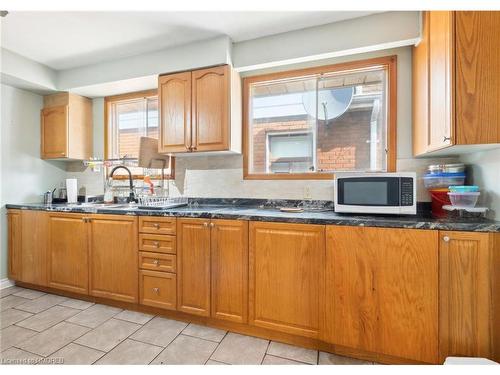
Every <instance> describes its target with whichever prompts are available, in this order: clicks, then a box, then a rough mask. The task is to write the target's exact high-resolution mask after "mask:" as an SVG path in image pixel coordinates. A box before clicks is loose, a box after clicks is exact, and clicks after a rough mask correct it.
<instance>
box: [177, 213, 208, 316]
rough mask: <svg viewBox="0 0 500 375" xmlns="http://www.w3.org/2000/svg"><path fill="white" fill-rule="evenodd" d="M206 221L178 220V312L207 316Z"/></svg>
mask: <svg viewBox="0 0 500 375" xmlns="http://www.w3.org/2000/svg"><path fill="white" fill-rule="evenodd" d="M209 221H210V220H208V219H184V218H182V219H181V218H179V219H177V302H178V303H177V309H178V310H179V311H183V312H186V313H190V314H194V315H201V316H209V315H210V226H209Z"/></svg>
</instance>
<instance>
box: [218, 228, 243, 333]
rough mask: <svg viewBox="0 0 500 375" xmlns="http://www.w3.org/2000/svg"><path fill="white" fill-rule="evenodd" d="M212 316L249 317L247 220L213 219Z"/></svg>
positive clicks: (235, 319) (238, 319)
mask: <svg viewBox="0 0 500 375" xmlns="http://www.w3.org/2000/svg"><path fill="white" fill-rule="evenodd" d="M211 226H212V229H211V237H212V239H211V242H212V246H211V260H212V270H211V271H212V317H213V318H218V319H224V320H229V321H233V322H237V323H246V322H247V319H248V316H247V315H248V314H247V312H248V222H247V221H242V220H212V222H211Z"/></svg>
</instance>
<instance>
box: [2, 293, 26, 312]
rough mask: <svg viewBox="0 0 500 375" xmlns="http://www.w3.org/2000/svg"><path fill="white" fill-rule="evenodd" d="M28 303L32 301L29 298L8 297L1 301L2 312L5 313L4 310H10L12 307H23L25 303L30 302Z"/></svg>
mask: <svg viewBox="0 0 500 375" xmlns="http://www.w3.org/2000/svg"><path fill="white" fill-rule="evenodd" d="M28 301H31V300H29V299H27V298H23V297H18V296H13V295H9V296H7V297H4V298H2V299H0V311H4V310H7V309H10V308H12V307H16V306H19V305H22V304H23V303H25V302H28Z"/></svg>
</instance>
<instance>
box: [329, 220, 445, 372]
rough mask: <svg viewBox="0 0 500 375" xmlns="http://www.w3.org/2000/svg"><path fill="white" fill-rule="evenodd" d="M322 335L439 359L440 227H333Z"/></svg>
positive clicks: (342, 342)
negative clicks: (438, 231) (431, 229)
mask: <svg viewBox="0 0 500 375" xmlns="http://www.w3.org/2000/svg"><path fill="white" fill-rule="evenodd" d="M326 248H327V250H326V285H327V287H326V299H325V305H324V308H325V310H324V316H325V319H324V327H323V330H322V331H323V334H322V336H323V340H324V341H326V342H330V343H332V344H335V345H340V346H343V347H348V348H352V349H361V350H366V351H369V352H375V353H382V354H386V355H390V356H395V357H400V358H407V359H412V360H416V361H422V362H427V363H437V360H438V233H437V232H436V231H428V230H418V229H396V228H364V227H348V226H333V225H331V226H327V228H326Z"/></svg>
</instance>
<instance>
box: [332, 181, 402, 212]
mask: <svg viewBox="0 0 500 375" xmlns="http://www.w3.org/2000/svg"><path fill="white" fill-rule="evenodd" d="M399 181H400V179H399V178H397V177H361V178H360V177H355V178H341V179H339V180H338V181H337V189H338V193H337V200H338V202H337V203H338V204H340V205H347V206H363V207H367V206H368V207H370V206H373V207H398V206H399V205H400V202H399V197H400V187H399Z"/></svg>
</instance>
